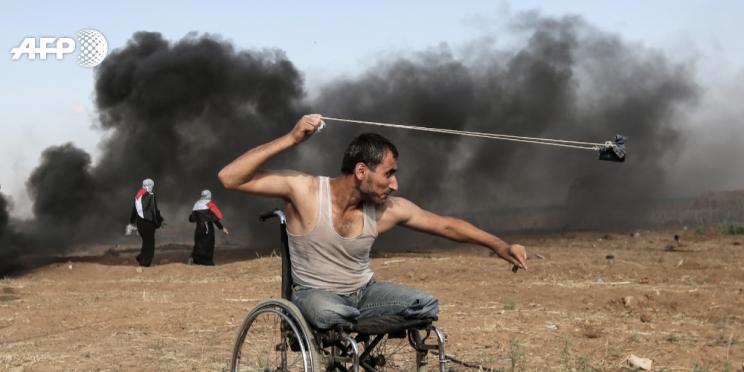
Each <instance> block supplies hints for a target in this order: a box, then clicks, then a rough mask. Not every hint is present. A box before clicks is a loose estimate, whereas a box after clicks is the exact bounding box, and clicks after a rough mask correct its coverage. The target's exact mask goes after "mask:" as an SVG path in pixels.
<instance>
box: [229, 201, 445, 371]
mask: <svg viewBox="0 0 744 372" xmlns="http://www.w3.org/2000/svg"><path fill="white" fill-rule="evenodd" d="M273 217H278V218H279V225H280V234H281V242H282V244H281V260H282V286H281V298H279V299H271V300H266V301H263V302H261V303H260V304H259V305H258V306H256V307H255V308H253V309H252V310H251V311H250V312H248V315H246V317H245V320H244V321H243V323H242V325H241V327H240V330H239V331H238V334H237V337H236V339H235V345H234V346H233V350H232V357H231V359H230V370H231V371H233V372H237V371H265V372H269V371H271V372H274V371H305V372H321V371H333V372H336V371H338V372H346V371H354V372H356V371H361V370H363V371H365V372H371V371H418V372H423V371H426V369H427V364H428V363H427V359H428V358H427V356H428V354H429V352H430V351H433V354H436V355H437V357H438V358H437V363H438V369H439V371H440V372H444V371H445V370H446V364H447V358H446V356H445V353H444V344H445V337H444V333H443V332H442V330H441V329H439V328H438V327H437V326H436V325H434V323H433V322H434V321H435V320H436V319H416V320H409V319H405V318H403V317H402V316H398V315H388V316H375V317H369V318H360V319H358V320H357V321H355V322H354V323H347V324H340V325H338V326H336V327H335V328H332V329H330V330H319V329H315V328H314V327H312V326H311V325H310V323H308V322H307V321H305V319H304V317H303V316H302V313H301V312H300V310H299V309H298V308H297V306H295V305H294V304H293V303H292V302H291V301H290V299H291V295H292V284H293V283H292V275H291V266H290V265H291V264H290V260H289V244H288V241H287V221H286V217H285V215H284V212H282V211H281V210H279V209H275V210H273V211H271V212H267V213H264V214H262V215H261V216H260V217H259V219H260V220H261V221H266V220H267V219H270V218H273Z"/></svg>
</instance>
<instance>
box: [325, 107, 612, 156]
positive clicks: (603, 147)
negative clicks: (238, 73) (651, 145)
mask: <svg viewBox="0 0 744 372" xmlns="http://www.w3.org/2000/svg"><path fill="white" fill-rule="evenodd" d="M325 120H328V121H337V122H345V123H356V124H364V125H375V126H379V127H389V128H398V129H409V130H418V131H423V132H434V133H445V134H455V135H460V136H468V137H478V138H487V139H496V140H503V141H513V142H524V143H534V144H538V145H548V146H558V147H566V148H572V149H578V150H591V151H597V153H598V156H599V160H607V161H615V162H624V161H625V137H623V136H621V135H619V134H618V135H615V138H614V140H612V141H605V142H604V143H594V142H581V141H567V140H558V139H550V138H538V137H523V136H513V135H508V134H495V133H484V132H471V131H464V130H455V129H440V128H429V127H422V126H415V125H403V124H392V123H379V122H374V121H362V120H351V119H340V118H332V117H327V116H323V117H321V122H320V129H323V128H324V127H325V122H324V121H325Z"/></svg>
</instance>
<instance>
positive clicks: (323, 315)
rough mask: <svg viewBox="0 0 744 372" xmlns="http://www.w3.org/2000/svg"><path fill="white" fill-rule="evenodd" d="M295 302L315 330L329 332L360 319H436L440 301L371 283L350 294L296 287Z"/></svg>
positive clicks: (392, 286) (398, 287) (402, 289)
mask: <svg viewBox="0 0 744 372" xmlns="http://www.w3.org/2000/svg"><path fill="white" fill-rule="evenodd" d="M292 292H293V293H292V302H294V304H295V305H297V307H299V308H300V311H301V312H302V315H303V316H304V317H305V319H306V320H307V321H308V322H310V324H312V325H313V326H314V327H315V328H318V329H330V328H332V327H333V326H334V325H337V324H343V323H349V322H352V321H354V320H356V319H359V318H360V317H371V316H378V315H402V316H404V317H405V318H408V319H428V318H435V317H437V315H438V314H439V302H438V301H437V299H436V298H435V297H434V296H432V295H430V294H428V293H426V292H423V291H420V290H417V289H413V288H408V287H404V286H402V285H398V284H394V283H378V282H375V280H374V279H372V280H371V281H370V282H369V283H367V285H366V286H364V287H362V288H360V289H358V290H357V291H355V292H352V293H349V294H343V295H342V294H337V293H334V292H331V291H327V290H324V289H317V288H308V287H303V286H300V285H295V286H294V290H293V291H292Z"/></svg>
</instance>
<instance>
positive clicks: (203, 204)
mask: <svg viewBox="0 0 744 372" xmlns="http://www.w3.org/2000/svg"><path fill="white" fill-rule="evenodd" d="M210 201H212V192H211V191H209V190H202V192H201V197H199V200H197V201H196V203H194V209H193V210H195V211H202V210H205V209H209V207H208V206H207V204H209V202H210Z"/></svg>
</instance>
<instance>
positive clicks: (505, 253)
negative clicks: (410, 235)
mask: <svg viewBox="0 0 744 372" xmlns="http://www.w3.org/2000/svg"><path fill="white" fill-rule="evenodd" d="M388 212H390V213H391V215H392V216H393V219H395V220H397V221H395V223H396V224H399V225H401V226H404V227H407V228H410V229H414V230H417V231H421V232H425V233H429V234H434V235H438V236H441V237H444V238H447V239H450V240H454V241H458V242H464V243H472V244H478V245H481V246H484V247H487V248H490V249H491V250H493V251H494V252H495V253H496V254H497V255H498V256H499V257H501V258H503V259H504V260H506V261H509V262H510V263H512V264H513V265H515V266H516V267H519V268H521V269H525V270H526V269H527V251H526V250H525V249H524V247H523V246H521V245H519V244H513V245H510V244H507V243H506V242H504V241H503V240H501V239H499V238H498V237H496V236H494V235H493V234H490V233H488V232H486V231H483V230H481V229H479V228H477V227H475V226H473V224H471V223H469V222H467V221H464V220H461V219H459V218H453V217H445V216H440V215H438V214H435V213H432V212H429V211H427V210H424V209H422V208H420V207H419V206H417V205H416V204H414V203H412V202H411V201H409V200H406V199H404V198H400V197H395V198H391V200H390V204H389V206H388V207H386V213H388Z"/></svg>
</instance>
